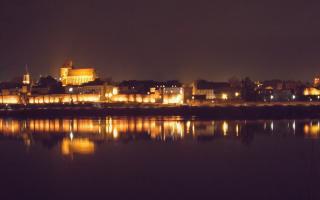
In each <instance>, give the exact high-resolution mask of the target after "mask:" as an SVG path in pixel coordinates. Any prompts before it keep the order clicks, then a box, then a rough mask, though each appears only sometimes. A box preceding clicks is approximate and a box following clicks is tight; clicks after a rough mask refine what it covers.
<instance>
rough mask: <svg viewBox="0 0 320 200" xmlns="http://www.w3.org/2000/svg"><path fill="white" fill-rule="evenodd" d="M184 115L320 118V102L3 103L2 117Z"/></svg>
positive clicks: (242, 117)
mask: <svg viewBox="0 0 320 200" xmlns="http://www.w3.org/2000/svg"><path fill="white" fill-rule="evenodd" d="M124 115H125V116H182V117H186V118H189V117H199V118H210V119H293V118H295V119H299V118H320V103H311V102H310V103H309V102H300V103H295V104H293V103H242V104H218V105H214V106H164V105H152V104H77V105H70V104H64V105H61V104H56V105H28V106H22V105H11V106H2V107H1V109H0V116H1V117H18V118H29V117H33V118H34V117H47V118H51V117H92V116H99V117H101V116H124Z"/></svg>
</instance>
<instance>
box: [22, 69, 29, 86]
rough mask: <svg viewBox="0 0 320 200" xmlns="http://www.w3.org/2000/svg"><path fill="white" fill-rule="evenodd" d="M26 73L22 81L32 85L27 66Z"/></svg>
mask: <svg viewBox="0 0 320 200" xmlns="http://www.w3.org/2000/svg"><path fill="white" fill-rule="evenodd" d="M25 67H26V72H25V74H24V75H23V79H22V83H23V84H26V85H29V84H30V74H29V70H28V65H27V64H26V66H25Z"/></svg>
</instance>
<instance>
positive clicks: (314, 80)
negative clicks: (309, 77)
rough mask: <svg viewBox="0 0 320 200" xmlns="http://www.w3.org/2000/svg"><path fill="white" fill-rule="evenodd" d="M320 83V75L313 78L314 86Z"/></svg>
mask: <svg viewBox="0 0 320 200" xmlns="http://www.w3.org/2000/svg"><path fill="white" fill-rule="evenodd" d="M319 85H320V77H319V76H317V77H315V78H314V79H313V86H314V87H318V86H319Z"/></svg>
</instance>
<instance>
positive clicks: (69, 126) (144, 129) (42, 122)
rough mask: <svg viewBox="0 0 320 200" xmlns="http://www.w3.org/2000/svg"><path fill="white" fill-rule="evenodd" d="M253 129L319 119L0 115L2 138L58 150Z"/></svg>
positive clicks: (231, 135)
mask: <svg viewBox="0 0 320 200" xmlns="http://www.w3.org/2000/svg"><path fill="white" fill-rule="evenodd" d="M252 129H254V130H256V133H257V134H264V135H268V136H274V135H278V136H280V135H279V134H283V136H298V137H305V138H318V137H319V136H320V121H319V120H315V121H304V120H280V121H273V120H259V121H247V120H239V121H234V120H229V121H225V120H219V121H217V120H207V121H203V120H202V121H197V120H184V119H183V118H181V117H144V118H143V117H132V118H130V117H105V118H96V119H28V120H16V119H0V134H1V136H2V138H7V139H9V138H11V139H18V140H22V141H24V143H25V145H26V146H30V145H32V144H34V143H37V142H42V143H44V144H46V141H48V140H55V141H56V142H55V143H57V144H59V146H60V149H61V153H62V154H63V155H70V154H74V153H77V154H93V153H94V152H95V149H96V143H101V142H121V141H123V142H124V141H138V140H143V141H148V140H150V141H164V142H165V141H172V142H174V141H193V140H197V141H211V140H214V139H219V138H221V139H223V138H225V139H235V140H239V141H242V142H244V143H250V141H251V140H253V138H254V133H252V132H251V130H252Z"/></svg>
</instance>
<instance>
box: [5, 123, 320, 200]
mask: <svg viewBox="0 0 320 200" xmlns="http://www.w3.org/2000/svg"><path fill="white" fill-rule="evenodd" d="M319 136H320V120H259V121H244V120H241V121H232V120H228V121H223V120H222V121H216V120H214V121H212V120H200V119H184V118H181V117H105V118H86V119H81V118H79V119H77V118H76V119H75V118H73V119H70V118H69V119H24V120H21V119H20V120H18V119H10V118H6V119H0V170H1V177H0V199H267V200H270V199H282V200H283V199H290V200H291V199H320V190H319V185H320V176H319V172H320V171H319V169H320V168H319V167H320V165H319V164H320V163H319V160H320V146H319V139H318V137H319Z"/></svg>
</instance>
